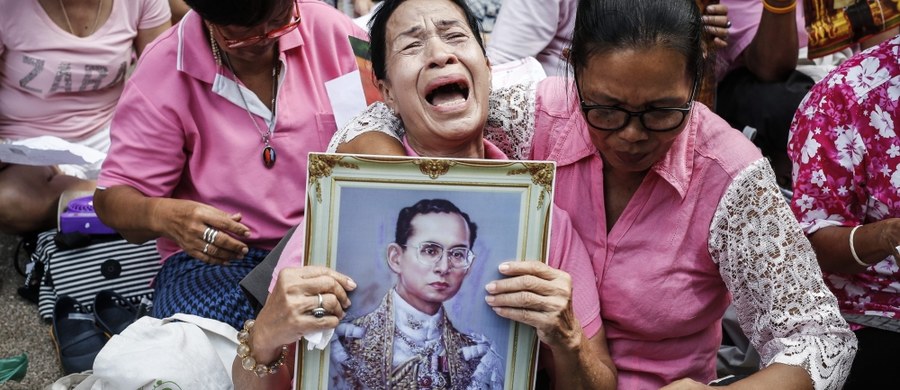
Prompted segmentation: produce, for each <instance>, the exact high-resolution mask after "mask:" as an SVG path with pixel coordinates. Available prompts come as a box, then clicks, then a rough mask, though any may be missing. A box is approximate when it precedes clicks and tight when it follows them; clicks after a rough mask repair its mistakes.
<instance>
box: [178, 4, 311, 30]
mask: <svg viewBox="0 0 900 390" xmlns="http://www.w3.org/2000/svg"><path fill="white" fill-rule="evenodd" d="M184 2H185V3H186V4H187V5H188V6H189V7H191V9H192V10H194V12H196V13H197V14H199V15H200V17H201V18H203V20H205V21H207V22H210V23H212V24H215V25H219V26H242V27H254V26H258V25H261V24H263V23H265V22H267V21H269V20H270V19H272V18H273V17H275V16H277V15H279V14H280V13H282V12H284V10H285V9H287V7H289V6H290V7H293V6H294V3H295V2H296V1H295V0H185V1H184Z"/></svg>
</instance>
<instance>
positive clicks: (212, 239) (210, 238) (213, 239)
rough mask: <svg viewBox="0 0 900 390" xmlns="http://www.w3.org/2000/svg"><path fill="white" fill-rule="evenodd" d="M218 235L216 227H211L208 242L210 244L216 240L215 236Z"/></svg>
mask: <svg viewBox="0 0 900 390" xmlns="http://www.w3.org/2000/svg"><path fill="white" fill-rule="evenodd" d="M218 235H219V231H218V230H216V229H213V231H212V235H210V236H209V243H210V244H212V243H214V242H216V236H218Z"/></svg>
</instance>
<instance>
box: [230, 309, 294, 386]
mask: <svg viewBox="0 0 900 390" xmlns="http://www.w3.org/2000/svg"><path fill="white" fill-rule="evenodd" d="M253 325H256V321H254V320H247V321H244V329H241V331H240V332H238V336H237V339H238V347H237V354H238V356H239V357H240V358H241V367H243V368H244V369H245V370H247V371H251V372H253V373H254V374H256V376H257V377H259V378H262V377H264V376H266V375H269V374H274V373H275V371H278V368H280V367H281V366H283V365H284V359H285V356H287V350H288V346H287V345H282V346H281V356H279V357H278V359H276V360H275V361H274V362H272V363H271V364H269V365H265V364H259V363H257V362H256V359H254V358H253V356H250V354H251V352H252V351H251V350H250V344H249V341H250V330H251V329H253Z"/></svg>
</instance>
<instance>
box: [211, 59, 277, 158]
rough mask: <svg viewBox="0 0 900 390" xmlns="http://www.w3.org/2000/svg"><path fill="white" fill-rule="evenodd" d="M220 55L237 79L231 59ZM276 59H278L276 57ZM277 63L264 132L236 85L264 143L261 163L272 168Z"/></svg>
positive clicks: (274, 68) (274, 69)
mask: <svg viewBox="0 0 900 390" xmlns="http://www.w3.org/2000/svg"><path fill="white" fill-rule="evenodd" d="M216 48H218V47H216ZM222 57H223V59H224V60H225V61H224V62H225V65H226V66H228V70H230V71H231V74H233V75H234V78H235V80H239V79H238V75H237V73H235V72H234V68H233V67H232V66H231V60H230V59H228V54H227V53H222ZM276 61H278V59H277V58H276ZM278 65H279V62H276V63H275V66H273V67H272V101H271V103H272V118H271V120H270V121H269V123H271V125H269V126H267V128H266V131H265V132H263V131H262V129H260V128H259V124H257V123H256V118H254V117H253V114H252V113H251V112H250V105H248V104H247V98H245V97H244V92H242V91H241V86H240V85H238V94H239V95H240V96H241V102H243V103H244V110H245V111H247V116H248V117H250V121H251V122H253V126H254V127H256V132H257V133H259V136H260V137H261V138H262V141H263V144H264V145H265V146H264V147H263V150H262V160H263V165H265V166H266V168H272V167H273V166H274V165H275V159H276V158H277V155H276V154H275V148H273V147H272V145H271V144H270V143H269V141H270V140H271V138H272V133H274V132H275V103H276V99H275V98H276V96H277V93H278V68H279V66H278Z"/></svg>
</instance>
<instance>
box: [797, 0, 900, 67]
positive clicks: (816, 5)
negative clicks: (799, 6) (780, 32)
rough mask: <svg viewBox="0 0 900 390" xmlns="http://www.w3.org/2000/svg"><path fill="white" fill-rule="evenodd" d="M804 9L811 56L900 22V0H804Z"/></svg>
mask: <svg viewBox="0 0 900 390" xmlns="http://www.w3.org/2000/svg"><path fill="white" fill-rule="evenodd" d="M803 12H804V16H805V17H806V32H807V33H808V34H809V43H808V48H809V58H810V59H813V58H819V57H823V56H825V55H828V54H831V53H834V52H837V51H840V50H843V49H845V48H847V47H849V46H851V45H854V44H856V43H857V42H859V41H861V40H863V39H865V38H867V37H869V36H872V35H875V34H878V33H881V32H884V31H886V30H889V29H891V28H893V27H896V26H897V25H900V10H898V6H897V0H804V2H803Z"/></svg>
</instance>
